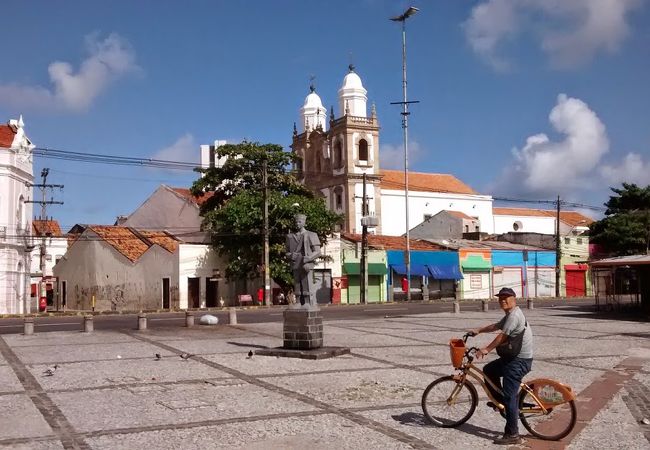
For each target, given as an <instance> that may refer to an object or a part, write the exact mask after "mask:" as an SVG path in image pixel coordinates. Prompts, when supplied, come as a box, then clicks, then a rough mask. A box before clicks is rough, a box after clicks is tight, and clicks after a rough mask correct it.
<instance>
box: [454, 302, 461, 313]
mask: <svg viewBox="0 0 650 450" xmlns="http://www.w3.org/2000/svg"><path fill="white" fill-rule="evenodd" d="M458 313H460V302H454V314H458Z"/></svg>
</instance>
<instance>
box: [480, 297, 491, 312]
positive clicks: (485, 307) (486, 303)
mask: <svg viewBox="0 0 650 450" xmlns="http://www.w3.org/2000/svg"><path fill="white" fill-rule="evenodd" d="M481 303H483V312H488V311H489V310H490V302H489V301H488V300H482V301H481Z"/></svg>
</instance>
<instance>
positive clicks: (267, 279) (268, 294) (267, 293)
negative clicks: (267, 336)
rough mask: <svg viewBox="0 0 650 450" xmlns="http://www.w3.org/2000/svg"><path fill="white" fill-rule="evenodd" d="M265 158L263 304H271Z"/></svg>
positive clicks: (265, 168)
mask: <svg viewBox="0 0 650 450" xmlns="http://www.w3.org/2000/svg"><path fill="white" fill-rule="evenodd" d="M268 177H269V174H268V166H267V162H266V159H264V161H262V180H263V181H262V182H263V184H264V305H266V306H271V267H270V263H269V260H270V258H269V180H268Z"/></svg>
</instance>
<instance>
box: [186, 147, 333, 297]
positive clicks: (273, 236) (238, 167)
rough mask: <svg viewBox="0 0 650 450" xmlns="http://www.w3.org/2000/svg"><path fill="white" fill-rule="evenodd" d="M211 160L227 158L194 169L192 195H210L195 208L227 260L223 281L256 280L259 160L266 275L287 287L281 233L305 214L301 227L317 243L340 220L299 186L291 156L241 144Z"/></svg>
mask: <svg viewBox="0 0 650 450" xmlns="http://www.w3.org/2000/svg"><path fill="white" fill-rule="evenodd" d="M217 150H218V153H217V156H219V157H222V156H228V160H227V161H226V162H225V163H224V164H223V166H222V167H215V168H210V169H199V171H200V172H202V173H203V177H202V178H201V179H200V180H197V181H196V182H195V183H194V185H193V186H192V189H191V190H192V193H193V194H194V195H196V196H199V195H200V194H201V193H202V192H214V195H213V196H212V197H211V198H209V199H208V200H207V201H205V202H204V203H203V205H202V207H201V215H202V216H203V227H204V229H207V230H210V231H211V232H212V245H213V246H214V248H215V249H216V250H217V251H218V253H219V255H221V256H222V257H225V258H226V260H227V261H228V265H227V267H226V277H227V278H229V279H238V278H245V277H257V276H260V275H261V274H260V269H261V267H262V263H263V259H264V258H263V252H264V242H263V220H264V219H263V207H264V200H263V176H262V174H263V169H262V167H263V161H264V160H266V162H267V171H268V186H269V248H270V251H269V260H270V271H271V277H272V278H273V279H274V280H275V281H276V282H277V283H278V284H279V285H280V286H282V287H283V288H285V289H286V288H287V287H288V286H290V285H291V282H292V278H291V271H290V268H289V264H288V262H287V261H286V259H285V239H286V235H287V234H288V233H289V232H290V231H292V230H293V229H294V226H295V224H294V222H295V221H294V216H295V214H297V213H302V214H305V215H307V228H308V229H309V230H311V231H314V232H315V233H317V234H318V236H319V237H320V239H321V243H322V242H324V241H325V239H326V236H327V235H328V234H330V233H332V232H333V231H334V227H335V225H336V224H338V223H340V221H341V216H340V215H338V214H335V213H333V212H331V211H328V210H327V208H326V206H325V202H324V201H323V199H321V198H316V197H315V196H314V194H313V193H312V192H311V191H309V190H308V189H306V188H305V187H304V186H303V185H301V184H300V183H299V182H298V181H297V180H296V178H295V177H294V176H293V174H292V173H291V171H290V170H289V169H290V164H291V162H292V161H293V158H294V155H292V154H291V153H287V152H284V151H283V149H282V147H280V146H278V145H273V144H266V145H260V144H257V143H250V142H242V143H241V144H230V145H224V146H222V147H219V148H218V149H217Z"/></svg>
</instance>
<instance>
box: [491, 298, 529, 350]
mask: <svg viewBox="0 0 650 450" xmlns="http://www.w3.org/2000/svg"><path fill="white" fill-rule="evenodd" d="M497 328H499V329H500V330H501V331H503V333H504V334H506V335H507V336H516V335H518V334H519V333H521V332H522V331H523V332H524V339H523V341H522V343H521V352H519V355H517V356H518V357H519V358H526V359H527V358H532V357H533V330H532V329H531V328H530V324H528V326H526V317H524V313H523V312H521V309H520V308H519V306H515V307H514V308H513V309H512V310H511V311H510V312H509V313H508V314H506V315H505V316H504V317H503V319H501V320H500V321H499V322H497Z"/></svg>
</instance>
